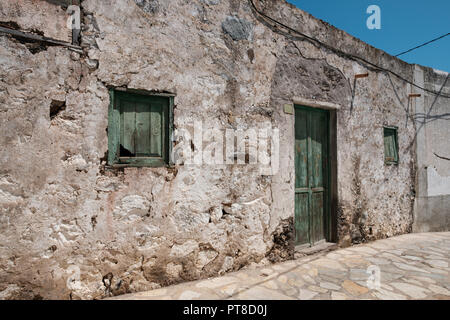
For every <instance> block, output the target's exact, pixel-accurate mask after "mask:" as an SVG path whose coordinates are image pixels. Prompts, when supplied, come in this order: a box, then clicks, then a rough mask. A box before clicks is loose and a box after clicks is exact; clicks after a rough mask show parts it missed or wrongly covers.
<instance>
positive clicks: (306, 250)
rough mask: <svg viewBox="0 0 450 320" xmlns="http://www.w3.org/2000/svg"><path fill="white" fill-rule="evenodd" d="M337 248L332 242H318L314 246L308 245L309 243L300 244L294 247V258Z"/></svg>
mask: <svg viewBox="0 0 450 320" xmlns="http://www.w3.org/2000/svg"><path fill="white" fill-rule="evenodd" d="M336 249H338V245H337V244H336V243H333V242H325V241H323V242H320V243H318V244H317V245H315V246H312V247H310V246H309V245H301V246H296V247H295V254H294V255H295V256H294V258H295V259H298V258H301V257H304V256H310V255H313V254H317V253H325V252H329V251H333V250H336Z"/></svg>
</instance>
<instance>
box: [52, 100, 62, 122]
mask: <svg viewBox="0 0 450 320" xmlns="http://www.w3.org/2000/svg"><path fill="white" fill-rule="evenodd" d="M64 110H66V102H65V101H60V100H52V102H51V103H50V120H53V119H54V118H55V117H56V116H57V115H58V114H59V113H60V112H61V111H64Z"/></svg>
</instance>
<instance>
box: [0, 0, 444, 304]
mask: <svg viewBox="0 0 450 320" xmlns="http://www.w3.org/2000/svg"><path fill="white" fill-rule="evenodd" d="M69 6H72V7H71V9H70V8H69V10H68V7H69ZM74 6H75V7H74ZM77 8H79V10H77ZM78 13H79V16H78ZM78 17H79V18H80V19H79V22H80V26H79V27H77V18H78ZM69 18H70V20H69V24H68V23H67V21H68V19H69ZM69 27H70V28H69ZM0 62H1V63H0V115H1V116H0V146H1V149H0V298H3V299H10V298H21V299H28V298H46V299H55V298H57V299H61V298H62V299H69V298H71V299H77V298H82V299H94V298H101V297H104V296H108V295H111V294H113V295H116V294H121V293H125V292H136V291H142V290H149V289H152V288H157V287H160V286H165V285H169V284H173V283H177V282H181V281H188V280H193V279H199V278H205V277H210V276H215V275H218V274H223V273H226V272H230V271H233V270H238V269H240V268H242V267H244V266H248V265H255V264H257V265H261V264H265V263H270V262H277V261H281V260H286V259H291V258H293V256H294V251H295V249H296V248H297V249H298V248H302V247H304V246H312V245H316V244H319V243H322V242H324V241H326V242H332V243H337V244H338V245H340V246H349V245H351V244H354V243H360V242H365V241H371V240H375V239H380V238H386V237H391V236H394V235H399V234H403V233H408V232H413V231H421V232H422V231H442V230H449V227H450V218H449V217H450V187H449V186H450V161H449V158H450V153H449V152H450V151H449V143H448V141H449V139H450V126H449V124H448V120H449V116H448V115H449V112H450V111H449V110H450V103H449V101H450V99H449V96H450V81H448V77H449V75H448V73H445V72H440V71H436V70H433V69H431V68H427V67H423V66H418V65H410V64H407V63H405V62H403V61H401V60H399V59H397V58H394V57H392V56H390V55H388V54H387V53H385V52H383V51H381V50H378V49H376V48H373V47H371V46H369V45H367V44H365V43H363V42H362V41H360V40H358V39H356V38H354V37H352V36H350V35H348V34H347V33H345V32H343V31H341V30H338V29H336V28H334V27H332V26H330V25H329V24H327V23H326V22H323V21H320V20H318V19H316V18H314V17H312V16H311V15H309V14H308V13H306V12H303V11H302V10H300V9H297V8H295V7H294V6H292V5H290V4H288V3H286V2H285V1H283V0H271V1H267V0H253V1H247V0H246V1H240V0H192V1H184V0H166V1H163V0H103V1H96V0H83V1H70V0H66V1H57V0H46V1H36V0H21V1H13V0H2V1H1V3H0ZM240 136H241V138H242V139H239V137H240ZM239 141H240V142H239ZM222 145H225V147H224V148H222V147H221V146H222Z"/></svg>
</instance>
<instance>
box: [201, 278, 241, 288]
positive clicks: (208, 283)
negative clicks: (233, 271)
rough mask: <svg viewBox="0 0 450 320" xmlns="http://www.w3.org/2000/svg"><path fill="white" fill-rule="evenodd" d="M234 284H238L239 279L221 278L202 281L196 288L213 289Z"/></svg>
mask: <svg viewBox="0 0 450 320" xmlns="http://www.w3.org/2000/svg"><path fill="white" fill-rule="evenodd" d="M233 282H238V279H236V278H231V277H219V278H214V279H209V280H204V281H201V282H199V283H197V284H196V287H197V288H210V289H213V288H217V287H221V286H225V285H227V284H230V283H233Z"/></svg>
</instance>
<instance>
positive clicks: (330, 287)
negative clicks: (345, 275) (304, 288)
mask: <svg viewBox="0 0 450 320" xmlns="http://www.w3.org/2000/svg"><path fill="white" fill-rule="evenodd" d="M319 286H320V287H321V288H324V289H328V290H341V287H340V286H338V285H336V284H334V283H331V282H321V283H320V284H319Z"/></svg>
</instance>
